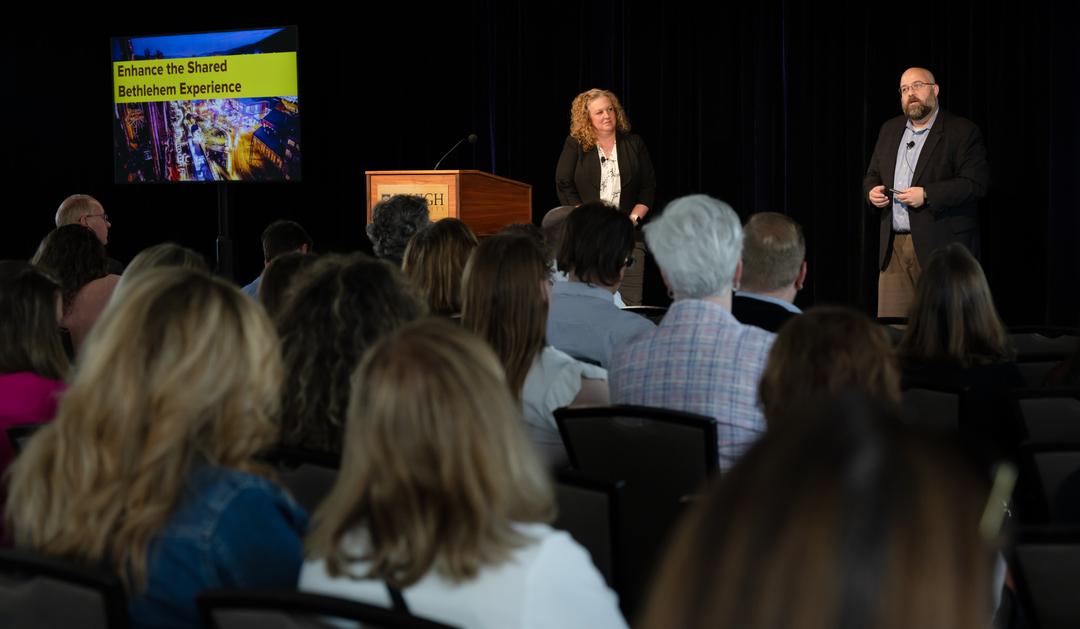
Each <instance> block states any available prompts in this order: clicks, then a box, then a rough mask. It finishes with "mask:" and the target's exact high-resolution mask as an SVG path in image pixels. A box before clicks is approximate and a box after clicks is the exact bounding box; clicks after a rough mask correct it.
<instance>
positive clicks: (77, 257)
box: [31, 224, 120, 353]
mask: <svg viewBox="0 0 1080 629" xmlns="http://www.w3.org/2000/svg"><path fill="white" fill-rule="evenodd" d="M31 262H33V264H34V266H36V267H38V268H40V269H42V270H44V271H45V272H47V273H49V274H50V275H52V276H53V277H55V278H56V279H58V280H59V281H60V290H61V292H62V294H63V302H64V305H63V317H62V318H61V319H60V326H61V327H63V328H65V329H66V330H67V331H68V332H69V333H70V334H71V344H72V348H73V350H74V351H75V353H78V351H79V348H80V347H81V346H82V344H83V341H84V340H85V339H86V335H87V334H89V333H90V328H92V327H93V326H94V322H95V321H97V318H98V317H99V316H100V315H101V312H102V310H104V309H105V306H106V304H108V303H109V298H110V297H111V296H112V293H113V290H115V289H116V285H117V283H119V282H120V276H119V275H112V274H110V273H109V272H108V269H109V258H108V256H107V255H106V254H105V246H104V245H102V244H101V241H100V240H98V237H97V236H96V235H94V232H92V231H90V230H89V229H87V228H86V227H83V226H82V225H79V224H72V225H64V226H62V227H57V228H56V229H54V230H53V231H51V232H49V234H48V235H47V236H45V238H44V239H42V241H41V244H40V245H39V246H38V250H37V253H35V254H34V259H33V260H31Z"/></svg>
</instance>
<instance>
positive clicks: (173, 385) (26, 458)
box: [6, 228, 307, 627]
mask: <svg viewBox="0 0 1080 629" xmlns="http://www.w3.org/2000/svg"><path fill="white" fill-rule="evenodd" d="M80 229H81V228H80ZM120 297H121V298H120V299H118V300H116V301H115V302H114V303H112V304H110V305H109V307H108V309H106V311H105V313H104V314H103V315H102V317H101V320H100V321H99V322H98V326H97V327H96V328H95V329H94V331H93V333H91V335H90V337H89V338H88V339H87V342H86V345H85V347H84V349H83V353H82V355H81V356H80V359H79V364H78V369H77V371H76V374H75V377H74V379H73V380H72V382H71V385H70V388H69V389H68V391H67V393H66V394H65V395H64V398H63V399H62V400H61V403H60V408H59V411H58V414H57V417H56V419H55V421H53V422H52V423H51V424H49V425H47V426H45V427H44V428H42V429H41V430H40V431H39V432H38V433H37V434H36V435H35V436H34V438H33V439H32V440H31V441H30V443H29V445H28V447H27V449H26V450H25V451H24V452H23V453H22V454H21V455H20V456H19V458H18V459H17V460H16V462H15V463H14V464H13V465H12V467H11V477H10V485H9V498H8V502H7V510H6V518H7V522H8V524H9V525H10V530H11V531H12V532H13V533H14V537H15V542H16V544H17V545H18V546H20V547H24V548H29V549H33V550H36V551H38V552H41V553H44V554H47V555H54V556H57V557H61V558H64V559H67V560H70V561H73V562H77V563H83V564H87V565H91V566H109V567H111V568H112V569H113V570H114V571H115V572H116V573H117V574H118V575H119V576H120V577H121V578H122V579H123V580H124V582H125V583H126V585H127V586H128V591H129V597H130V598H129V610H130V613H131V620H132V624H133V626H135V627H164V626H168V627H201V626H202V623H201V621H200V620H199V616H198V612H197V610H196V607H195V597H196V596H197V595H198V593H199V592H201V591H202V590H204V589H206V588H211V587H235V588H245V587H271V586H273V587H291V586H292V585H293V584H295V583H296V579H297V576H298V574H299V570H300V564H301V562H302V559H303V551H302V548H301V536H302V535H303V534H304V532H305V529H306V522H307V516H306V514H305V513H304V512H303V511H302V510H301V509H300V508H299V507H298V506H297V505H296V504H295V503H294V502H293V501H292V499H291V498H289V497H288V496H287V495H286V494H285V493H284V492H283V491H282V490H281V489H279V488H278V487H277V486H276V485H275V484H273V483H272V482H271V481H270V480H268V479H267V478H266V477H264V476H263V475H261V472H262V469H261V467H260V466H258V465H257V464H256V463H255V462H254V461H253V457H254V456H255V454H256V453H257V452H259V451H260V450H262V449H264V448H266V447H267V446H269V445H270V444H272V443H273V442H274V441H275V440H276V439H277V435H278V427H277V424H276V423H275V421H274V419H273V418H274V417H276V413H277V409H278V395H279V390H280V386H281V377H282V372H281V358H280V355H279V350H278V346H277V337H276V335H275V334H274V329H273V326H272V325H271V323H270V321H269V319H267V317H266V315H265V314H264V313H263V312H262V308H260V307H259V305H258V304H256V303H254V302H253V301H251V300H250V299H249V298H247V297H245V296H244V295H242V294H241V293H240V291H239V290H237V289H236V288H235V287H233V286H232V285H230V284H228V283H227V282H224V281H222V280H219V279H215V278H211V277H209V276H207V275H206V274H204V273H199V272H197V271H192V270H186V269H156V270H152V271H147V272H146V273H144V274H143V275H142V276H141V277H139V278H137V279H136V280H135V281H134V282H132V283H131V284H130V285H129V286H127V287H126V288H125V291H124V293H123V294H122V295H121V296H120Z"/></svg>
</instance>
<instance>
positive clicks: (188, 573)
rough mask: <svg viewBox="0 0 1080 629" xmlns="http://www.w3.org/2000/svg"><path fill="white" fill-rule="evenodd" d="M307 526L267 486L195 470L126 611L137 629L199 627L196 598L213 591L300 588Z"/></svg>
mask: <svg viewBox="0 0 1080 629" xmlns="http://www.w3.org/2000/svg"><path fill="white" fill-rule="evenodd" d="M307 523H308V516H307V513H305V512H304V510H303V509H302V508H301V507H300V506H299V505H297V504H296V503H295V502H293V500H292V498H291V497H289V495H288V494H286V493H285V492H284V490H282V489H281V488H279V487H278V486H277V485H275V484H273V483H272V482H271V481H269V480H268V479H266V478H263V477H261V476H256V475H253V474H248V473H245V472H240V471H237V470H233V469H227V468H222V467H214V466H211V465H202V466H199V467H196V468H195V470H194V472H193V473H192V475H191V478H190V479H189V480H188V484H187V488H186V489H185V491H184V493H183V494H182V495H181V497H180V500H179V503H178V504H177V507H176V510H175V511H174V512H173V514H172V516H171V517H170V518H169V521H168V522H167V523H166V525H165V528H164V529H162V530H161V532H160V533H158V534H157V535H156V536H155V537H154V539H153V541H152V542H151V543H150V548H149V552H148V559H147V582H146V587H145V589H144V590H142V591H139V592H136V593H133V594H132V596H131V598H130V600H129V603H128V609H129V611H130V613H131V621H132V626H133V627H137V628H150V627H201V626H202V622H201V621H200V619H199V613H198V609H197V607H196V604H195V597H196V596H198V594H199V593H200V592H202V591H203V590H205V589H207V588H221V587H224V588H252V587H295V586H296V582H297V577H298V575H299V573H300V565H301V563H302V562H303V559H304V551H303V546H302V537H303V535H304V534H305V533H306V532H307Z"/></svg>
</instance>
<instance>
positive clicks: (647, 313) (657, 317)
mask: <svg viewBox="0 0 1080 629" xmlns="http://www.w3.org/2000/svg"><path fill="white" fill-rule="evenodd" d="M623 310H626V311H627V312H632V313H634V314H638V315H641V316H643V317H645V318H646V319H648V320H649V321H652V322H653V323H655V324H657V325H660V322H661V321H663V319H664V315H666V314H667V308H666V307H664V306H626V307H625V308H623Z"/></svg>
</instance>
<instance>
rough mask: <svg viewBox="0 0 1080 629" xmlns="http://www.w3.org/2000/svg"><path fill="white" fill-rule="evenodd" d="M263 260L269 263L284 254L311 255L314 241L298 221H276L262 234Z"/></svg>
mask: <svg viewBox="0 0 1080 629" xmlns="http://www.w3.org/2000/svg"><path fill="white" fill-rule="evenodd" d="M262 246H263V260H264V261H265V262H269V261H271V260H273V259H274V258H276V257H278V256H279V255H281V254H283V253H288V252H290V251H303V252H304V253H309V252H310V251H311V247H312V246H314V241H312V240H311V236H309V235H308V233H307V231H306V230H305V229H304V228H303V227H301V226H300V223H297V222H296V221H284V220H282V221H274V222H273V223H270V224H269V225H267V226H266V229H264V230H263V233H262Z"/></svg>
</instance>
